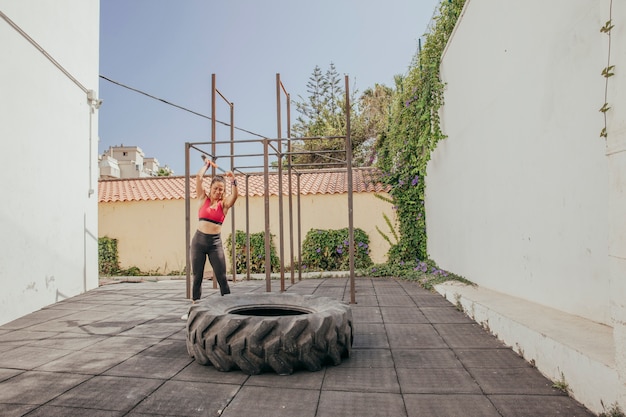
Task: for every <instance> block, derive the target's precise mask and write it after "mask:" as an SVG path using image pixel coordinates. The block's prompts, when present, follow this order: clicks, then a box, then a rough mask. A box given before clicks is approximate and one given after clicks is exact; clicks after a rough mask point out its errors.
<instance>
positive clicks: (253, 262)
mask: <svg viewBox="0 0 626 417" xmlns="http://www.w3.org/2000/svg"><path fill="white" fill-rule="evenodd" d="M246 244H247V242H246V233H245V232H243V231H241V230H236V231H235V259H236V261H235V267H236V269H237V273H238V274H243V273H245V272H246V271H247V257H246V255H247V254H246ZM226 248H227V250H228V254H229V255H230V254H232V248H233V246H232V235H230V236H229V237H228V239H227V240H226ZM270 262H271V271H272V272H277V271H278V270H279V268H280V259H279V258H278V255H277V254H276V247H275V246H274V235H272V234H270ZM231 265H232V264H231ZM231 269H232V266H231ZM231 272H232V271H231ZM250 272H251V273H253V274H254V273H264V272H265V232H259V233H250Z"/></svg>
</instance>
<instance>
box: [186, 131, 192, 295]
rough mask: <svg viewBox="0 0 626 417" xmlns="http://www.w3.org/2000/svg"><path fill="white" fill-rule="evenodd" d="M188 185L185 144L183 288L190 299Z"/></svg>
mask: <svg viewBox="0 0 626 417" xmlns="http://www.w3.org/2000/svg"><path fill="white" fill-rule="evenodd" d="M190 188H191V187H190V184H189V142H185V275H186V279H185V283H186V285H185V287H186V296H187V298H188V299H191V274H190V269H191V259H190V258H191V256H190V253H189V252H190V251H189V244H190V242H191V227H190V218H191V216H190V212H191V202H190V201H189V193H190Z"/></svg>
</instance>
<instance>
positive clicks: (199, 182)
mask: <svg viewBox="0 0 626 417" xmlns="http://www.w3.org/2000/svg"><path fill="white" fill-rule="evenodd" d="M209 164H210V161H209V160H208V159H207V160H206V163H205V164H204V165H202V167H201V168H200V170H199V171H198V173H197V174H196V197H198V198H200V199H203V198H206V197H207V195H206V192H205V191H204V187H203V186H202V180H203V179H204V174H205V173H206V171H207V169H209Z"/></svg>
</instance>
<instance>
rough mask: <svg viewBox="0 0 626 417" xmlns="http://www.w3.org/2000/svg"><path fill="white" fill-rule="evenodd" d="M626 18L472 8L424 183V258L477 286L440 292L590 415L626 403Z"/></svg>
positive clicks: (530, 1)
mask: <svg viewBox="0 0 626 417" xmlns="http://www.w3.org/2000/svg"><path fill="white" fill-rule="evenodd" d="M611 16H613V20H612V22H610V24H609V25H608V26H610V25H611V24H613V25H614V27H613V29H611V30H610V33H605V32H603V31H601V29H602V28H603V27H605V26H607V25H606V23H607V22H608V21H609V20H610V19H611ZM623 16H626V2H624V1H617V2H615V1H613V2H611V1H609V0H605V1H598V0H555V1H548V2H546V1H543V0H526V1H520V0H480V1H478V0H467V2H466V4H465V8H464V11H463V14H462V16H461V17H460V19H459V21H458V23H457V25H456V27H455V29H454V32H453V34H452V37H451V39H450V40H449V42H448V45H447V48H446V51H445V54H444V56H443V60H442V64H441V76H442V80H443V82H444V83H445V84H446V87H445V93H444V94H445V96H444V99H445V104H444V106H443V108H442V109H441V120H442V129H443V132H444V134H446V135H448V138H447V139H445V140H444V141H442V142H441V143H439V145H438V147H437V149H436V150H435V152H434V153H433V155H432V159H431V161H430V162H429V166H428V175H427V177H426V185H427V195H426V210H427V213H426V214H427V217H426V218H427V227H428V250H429V254H430V256H431V257H432V258H433V259H434V260H435V261H436V262H437V263H438V264H439V266H440V267H442V268H444V269H447V270H450V271H453V272H455V273H457V274H460V275H462V276H464V277H465V278H467V279H469V280H471V281H473V282H475V283H477V284H478V288H467V287H461V286H459V285H454V284H447V285H443V286H441V287H439V288H438V289H439V291H441V292H443V293H445V294H446V296H447V297H448V298H449V299H450V300H451V301H453V302H459V303H461V304H462V305H463V307H464V309H465V311H467V312H468V314H470V315H472V316H473V317H474V318H475V319H476V320H477V321H479V322H481V323H483V324H484V325H485V326H486V327H488V328H489V329H490V330H491V331H492V332H493V333H494V334H496V335H498V337H499V338H501V339H502V340H504V341H505V342H506V343H507V344H508V345H510V346H512V347H514V349H515V350H516V351H518V352H519V353H520V354H522V355H523V356H524V357H525V358H526V359H527V360H529V361H531V362H534V363H535V365H536V366H537V368H538V369H539V370H540V371H541V372H543V373H544V374H545V375H546V376H548V377H549V378H550V379H552V380H555V381H556V380H559V381H560V380H561V379H564V381H565V383H567V385H568V386H569V388H570V390H571V394H572V395H573V396H574V398H576V399H577V400H579V401H580V402H582V403H584V404H585V406H587V407H588V408H590V409H592V410H594V411H596V412H601V411H603V408H602V404H604V405H605V406H607V407H608V406H610V405H611V404H614V403H615V402H616V401H619V404H620V405H621V408H622V410H624V409H626V221H625V219H626V89H625V88H624V87H625V86H626V24H625V22H624V19H623ZM609 41H610V42H611V43H610V45H611V46H610V49H609ZM613 65H614V69H613V70H612V71H611V72H614V74H615V75H613V76H611V77H608V78H607V77H604V76H603V75H602V71H603V69H605V68H606V67H607V66H613ZM604 103H608V107H610V109H609V110H608V111H607V112H606V113H603V112H600V111H599V109H601V108H603V107H604ZM605 115H606V119H605ZM604 129H606V130H604ZM604 131H606V133H607V135H608V136H607V137H606V138H604V137H601V133H602V132H604Z"/></svg>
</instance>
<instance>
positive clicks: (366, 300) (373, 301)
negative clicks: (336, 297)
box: [356, 295, 378, 307]
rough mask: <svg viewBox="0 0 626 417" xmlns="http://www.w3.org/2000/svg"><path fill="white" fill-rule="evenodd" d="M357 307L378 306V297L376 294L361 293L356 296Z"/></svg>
mask: <svg viewBox="0 0 626 417" xmlns="http://www.w3.org/2000/svg"><path fill="white" fill-rule="evenodd" d="M356 306H357V307H377V306H378V299H377V298H376V296H375V295H359V296H358V297H356Z"/></svg>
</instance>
